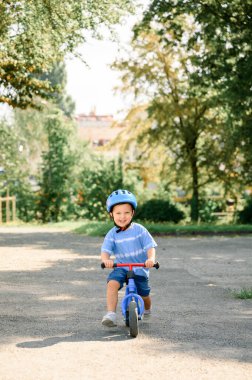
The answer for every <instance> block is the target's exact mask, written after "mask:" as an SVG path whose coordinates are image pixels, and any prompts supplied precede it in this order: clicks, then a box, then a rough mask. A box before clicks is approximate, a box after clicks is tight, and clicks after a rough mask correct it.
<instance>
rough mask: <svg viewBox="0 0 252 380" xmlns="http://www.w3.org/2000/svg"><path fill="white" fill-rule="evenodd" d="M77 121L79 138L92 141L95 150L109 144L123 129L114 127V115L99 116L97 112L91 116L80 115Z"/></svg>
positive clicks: (93, 112)
mask: <svg viewBox="0 0 252 380" xmlns="http://www.w3.org/2000/svg"><path fill="white" fill-rule="evenodd" d="M75 120H76V122H77V130H78V136H79V138H80V139H81V140H85V141H90V143H91V145H92V146H93V147H94V148H96V147H102V146H104V145H106V144H108V143H109V142H110V141H112V140H113V139H114V138H115V137H116V136H117V135H118V134H119V133H120V132H121V131H122V128H120V127H116V126H114V123H115V120H114V118H113V116H112V115H97V114H96V113H95V111H92V112H90V114H89V115H86V114H79V115H77V116H76V117H75ZM115 151H116V150H113V152H115ZM110 153H111V152H110Z"/></svg>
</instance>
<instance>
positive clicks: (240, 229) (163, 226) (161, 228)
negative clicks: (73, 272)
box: [74, 221, 252, 236]
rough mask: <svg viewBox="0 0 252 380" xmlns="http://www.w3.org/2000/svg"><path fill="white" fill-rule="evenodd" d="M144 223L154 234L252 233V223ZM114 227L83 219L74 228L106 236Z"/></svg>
mask: <svg viewBox="0 0 252 380" xmlns="http://www.w3.org/2000/svg"><path fill="white" fill-rule="evenodd" d="M140 223H141V224H143V225H144V226H145V227H146V228H147V229H148V231H149V232H150V233H151V234H152V235H156V236H162V235H163V236H165V235H173V236H190V235H216V234H218V235H224V234H231V235H240V234H251V233H252V225H230V224H227V225H210V224H205V225H203V224H199V225H198V224H197V225H196V224H190V225H176V224H168V223H148V222H146V223H145V222H144V223H142V222H140ZM112 227H113V223H112V222H110V221H109V222H95V221H83V223H82V225H80V226H78V227H77V228H75V229H74V232H75V233H77V234H81V235H89V236H104V235H105V234H106V233H107V232H108V231H109V229H110V228H112Z"/></svg>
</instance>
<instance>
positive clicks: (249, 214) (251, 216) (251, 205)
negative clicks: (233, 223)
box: [238, 198, 252, 224]
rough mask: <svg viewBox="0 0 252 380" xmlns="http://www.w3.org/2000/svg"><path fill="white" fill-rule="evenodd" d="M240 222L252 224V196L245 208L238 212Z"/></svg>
mask: <svg viewBox="0 0 252 380" xmlns="http://www.w3.org/2000/svg"><path fill="white" fill-rule="evenodd" d="M238 223H242V224H252V198H250V199H248V200H247V203H246V205H245V207H244V209H243V210H241V211H239V212H238Z"/></svg>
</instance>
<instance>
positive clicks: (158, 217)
mask: <svg viewBox="0 0 252 380" xmlns="http://www.w3.org/2000/svg"><path fill="white" fill-rule="evenodd" d="M184 217H185V215H184V213H183V212H182V211H181V210H179V209H178V208H177V207H176V206H175V205H174V204H172V203H171V202H170V201H169V200H163V199H150V200H148V201H147V202H145V203H143V204H142V205H140V206H139V208H138V209H137V213H136V218H137V219H140V220H148V221H151V222H174V223H178V222H180V221H181V220H182V219H184Z"/></svg>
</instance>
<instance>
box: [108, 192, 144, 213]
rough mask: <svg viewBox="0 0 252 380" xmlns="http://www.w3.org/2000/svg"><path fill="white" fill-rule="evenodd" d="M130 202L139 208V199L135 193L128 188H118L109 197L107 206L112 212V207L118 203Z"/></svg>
mask: <svg viewBox="0 0 252 380" xmlns="http://www.w3.org/2000/svg"><path fill="white" fill-rule="evenodd" d="M121 203H129V204H131V206H132V207H133V208H134V210H135V209H136V208H137V200H136V197H135V195H134V194H132V193H131V192H130V191H128V190H121V189H119V190H116V191H113V193H111V194H110V195H109V197H108V199H107V202H106V206H107V211H108V212H110V211H111V209H112V208H113V207H114V206H115V205H118V204H121Z"/></svg>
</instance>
